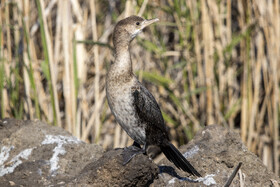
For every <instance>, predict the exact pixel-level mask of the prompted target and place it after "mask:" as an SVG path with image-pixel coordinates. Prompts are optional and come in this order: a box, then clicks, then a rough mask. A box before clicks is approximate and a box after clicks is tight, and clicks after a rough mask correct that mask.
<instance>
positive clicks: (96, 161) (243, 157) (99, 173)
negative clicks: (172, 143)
mask: <svg viewBox="0 0 280 187" xmlns="http://www.w3.org/2000/svg"><path fill="white" fill-rule="evenodd" d="M180 150H181V151H182V152H183V153H184V155H185V156H186V157H187V159H188V160H189V161H190V162H191V164H192V165H193V166H194V167H195V168H196V169H197V170H198V171H199V172H200V173H201V174H202V175H203V177H202V178H195V177H193V176H190V175H188V173H185V172H182V171H180V170H178V169H175V166H174V165H173V164H172V163H170V162H169V161H168V160H166V159H165V158H164V159H162V161H160V163H159V164H158V166H157V165H156V164H155V163H154V162H153V161H152V160H150V159H149V158H148V157H147V156H146V155H137V156H136V157H135V158H133V159H132V160H131V161H130V162H129V163H128V164H127V165H125V166H123V165H122V156H121V154H122V151H123V149H114V150H110V151H108V152H105V153H104V151H103V149H102V148H101V147H100V146H98V145H94V144H86V143H84V142H82V141H80V140H78V139H77V138H75V137H73V136H71V135H70V134H69V133H67V132H66V131H65V130H63V129H61V128H58V127H53V126H49V125H46V124H45V123H42V122H40V121H20V120H15V119H5V120H1V121H0V151H1V152H0V186H148V185H149V184H152V185H153V186H224V184H225V183H226V181H227V180H228V178H229V177H230V175H231V174H232V172H233V170H234V168H235V167H236V166H237V165H238V163H239V162H242V166H241V169H240V170H239V171H238V173H237V175H236V176H235V178H234V180H233V182H232V184H231V186H241V185H242V183H243V184H244V186H273V185H275V186H276V184H277V183H279V178H278V177H277V176H275V175H274V174H273V173H272V172H271V171H268V169H267V168H266V167H265V166H264V165H263V164H262V162H261V160H260V159H259V158H258V157H257V156H256V155H254V154H253V153H251V152H250V151H248V149H247V148H246V146H245V145H244V144H243V143H242V142H241V141H240V137H239V135H238V134H237V133H235V132H233V131H231V130H228V129H226V128H223V127H221V126H217V125H213V126H208V127H206V128H205V129H203V130H201V131H200V132H198V133H197V135H196V136H195V138H194V139H193V140H192V141H191V142H190V143H189V144H188V145H185V146H182V147H181V149H180Z"/></svg>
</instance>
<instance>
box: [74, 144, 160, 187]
mask: <svg viewBox="0 0 280 187" xmlns="http://www.w3.org/2000/svg"><path fill="white" fill-rule="evenodd" d="M122 152H123V149H115V150H111V151H108V152H107V153H105V154H104V155H103V156H102V157H101V158H100V159H99V160H98V161H96V162H93V163H90V164H89V165H87V166H86V167H85V168H84V170H83V171H82V172H81V174H80V175H79V176H78V178H77V179H76V180H75V181H74V184H75V185H77V184H79V185H81V186H148V185H149V184H150V183H152V182H153V181H154V179H155V178H156V177H157V175H158V172H159V169H158V167H157V165H155V164H154V163H153V162H152V161H151V160H150V159H149V158H148V157H147V156H145V155H143V154H139V155H136V157H134V158H133V159H132V160H131V161H130V162H129V163H128V164H127V165H125V166H123V164H122V160H123V158H122V155H121V154H122Z"/></svg>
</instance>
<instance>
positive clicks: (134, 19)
mask: <svg viewBox="0 0 280 187" xmlns="http://www.w3.org/2000/svg"><path fill="white" fill-rule="evenodd" d="M157 21H159V19H158V18H155V19H149V20H146V19H143V18H141V17H139V16H130V17H127V18H125V19H123V20H121V21H119V22H118V23H117V25H116V26H115V29H114V33H113V43H114V46H116V45H117V44H119V45H121V43H122V44H129V43H130V42H131V41H132V40H133V39H134V38H135V37H136V36H137V35H138V34H139V33H141V31H142V30H143V29H144V28H145V27H147V26H149V25H151V24H152V23H154V22H157Z"/></svg>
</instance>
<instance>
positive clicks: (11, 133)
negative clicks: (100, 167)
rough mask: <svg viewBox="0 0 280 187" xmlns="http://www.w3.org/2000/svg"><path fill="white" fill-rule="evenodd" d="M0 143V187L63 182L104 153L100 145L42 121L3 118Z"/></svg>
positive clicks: (0, 127)
mask: <svg viewBox="0 0 280 187" xmlns="http://www.w3.org/2000/svg"><path fill="white" fill-rule="evenodd" d="M0 142H1V144H0V151H1V152H0V186H10V185H11V184H12V185H16V186H19V185H22V186H45V185H54V184H58V183H60V184H63V183H66V181H69V180H70V179H72V178H73V177H74V176H75V175H77V174H78V172H80V171H81V170H82V169H83V168H84V167H85V166H86V165H87V164H88V163H89V162H92V161H96V160H97V159H99V158H100V157H101V156H102V154H103V150H102V148H101V147H100V146H98V145H94V144H86V143H84V142H82V141H80V140H78V139H77V138H75V137H74V136H72V135H71V134H69V133H68V132H66V131H65V130H63V129H61V128H58V127H53V126H50V125H47V124H45V123H42V122H40V121H20V120H15V119H5V120H1V121H0Z"/></svg>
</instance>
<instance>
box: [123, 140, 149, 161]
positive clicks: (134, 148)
mask: <svg viewBox="0 0 280 187" xmlns="http://www.w3.org/2000/svg"><path fill="white" fill-rule="evenodd" d="M138 154H146V144H145V145H144V146H143V148H141V146H140V145H139V144H138V143H137V142H135V141H134V143H133V144H132V145H131V146H129V147H125V148H124V150H123V152H122V155H123V165H126V164H127V163H128V162H129V161H130V160H131V159H132V158H133V157H135V156H136V155H138Z"/></svg>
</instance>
